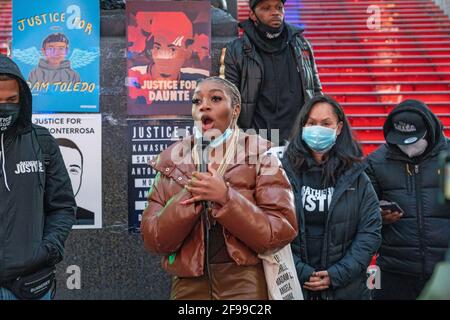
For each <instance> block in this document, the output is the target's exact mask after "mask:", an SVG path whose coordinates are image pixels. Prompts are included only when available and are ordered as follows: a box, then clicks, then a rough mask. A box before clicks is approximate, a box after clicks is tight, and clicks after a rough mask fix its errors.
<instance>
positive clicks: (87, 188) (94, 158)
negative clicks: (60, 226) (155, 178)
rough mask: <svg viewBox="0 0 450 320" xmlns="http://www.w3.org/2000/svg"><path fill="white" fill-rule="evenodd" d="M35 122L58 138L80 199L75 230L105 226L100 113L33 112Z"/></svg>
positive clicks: (77, 198) (75, 191)
mask: <svg viewBox="0 0 450 320" xmlns="http://www.w3.org/2000/svg"><path fill="white" fill-rule="evenodd" d="M33 123H35V124H38V125H41V126H43V127H46V128H47V129H48V130H49V131H50V133H51V134H52V135H53V136H54V137H55V138H56V141H57V142H58V145H59V149H60V151H61V154H62V157H63V159H64V163H65V164H66V168H67V172H68V174H69V177H70V181H71V182H72V189H73V192H74V194H75V199H76V201H77V206H78V210H77V216H76V223H75V226H74V228H75V229H94V228H101V227H102V131H101V127H102V119H101V115H100V114H82V115H81V114H34V115H33Z"/></svg>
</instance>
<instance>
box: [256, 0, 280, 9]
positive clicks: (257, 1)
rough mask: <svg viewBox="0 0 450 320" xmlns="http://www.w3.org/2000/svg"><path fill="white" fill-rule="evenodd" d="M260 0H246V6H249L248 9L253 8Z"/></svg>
mask: <svg viewBox="0 0 450 320" xmlns="http://www.w3.org/2000/svg"><path fill="white" fill-rule="evenodd" d="M261 1H262V0H249V1H248V6H249V7H250V9H252V10H253V9H255V7H256V5H257V4H258V3H260V2H261ZM281 2H282V3H283V4H284V3H285V2H286V0H281Z"/></svg>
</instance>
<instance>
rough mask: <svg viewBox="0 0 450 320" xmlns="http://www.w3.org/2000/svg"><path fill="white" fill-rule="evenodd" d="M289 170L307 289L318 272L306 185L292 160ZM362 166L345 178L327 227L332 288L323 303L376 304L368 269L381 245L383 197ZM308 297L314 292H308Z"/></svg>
mask: <svg viewBox="0 0 450 320" xmlns="http://www.w3.org/2000/svg"><path fill="white" fill-rule="evenodd" d="M282 163H283V167H284V169H285V170H286V174H287V175H288V178H289V180H290V182H291V184H292V186H293V190H294V195H295V205H296V211H297V220H298V223H299V228H298V229H299V234H298V236H297V238H296V239H295V240H294V241H293V242H292V243H291V247H292V253H293V255H294V262H295V265H296V268H297V275H298V277H299V280H300V283H301V284H302V285H303V284H304V283H305V282H307V281H308V280H309V277H310V276H311V273H312V272H313V271H320V270H314V269H313V268H312V267H311V266H309V265H308V257H307V254H306V252H307V250H306V247H305V245H306V239H305V217H304V213H303V205H302V195H301V190H302V181H301V180H300V179H299V178H298V175H297V173H296V172H294V170H293V168H292V166H291V164H290V162H289V160H288V159H287V157H284V158H283V160H282ZM364 169H365V166H364V165H363V164H362V163H357V164H354V165H353V167H352V168H351V169H349V170H348V171H346V172H345V173H344V174H343V175H342V176H341V177H339V179H338V181H337V183H336V186H335V190H334V193H333V198H332V202H331V204H330V208H329V211H328V217H327V222H326V225H325V234H324V243H323V249H322V259H321V265H323V266H325V267H326V270H327V271H328V274H329V276H330V279H331V287H330V289H328V290H325V291H322V295H321V296H322V299H327V300H328V299H332V300H342V299H352V300H356V299H370V297H371V295H370V291H369V289H368V287H367V283H366V282H367V274H366V272H367V267H368V266H369V264H370V261H371V259H372V257H373V255H374V254H375V253H376V251H377V250H378V248H379V246H380V244H381V215H380V208H379V204H378V198H377V196H376V194H375V191H374V190H373V187H372V184H371V182H370V180H369V178H368V177H367V175H366V174H365V173H364ZM303 292H304V294H305V297H306V298H307V297H308V292H306V290H305V289H303Z"/></svg>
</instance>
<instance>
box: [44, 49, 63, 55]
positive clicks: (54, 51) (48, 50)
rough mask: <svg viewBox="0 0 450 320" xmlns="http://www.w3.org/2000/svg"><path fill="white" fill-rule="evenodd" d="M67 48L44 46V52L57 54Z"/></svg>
mask: <svg viewBox="0 0 450 320" xmlns="http://www.w3.org/2000/svg"><path fill="white" fill-rule="evenodd" d="M66 51H67V48H45V53H47V54H55V53H56V54H58V53H66Z"/></svg>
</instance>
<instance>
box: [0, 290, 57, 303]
mask: <svg viewBox="0 0 450 320" xmlns="http://www.w3.org/2000/svg"><path fill="white" fill-rule="evenodd" d="M52 291H53V290H49V291H48V292H47V293H46V294H45V295H44V296H43V297H42V298H41V299H39V300H51V297H52ZM0 300H19V299H18V298H17V297H16V296H15V295H14V294H13V293H12V292H11V291H9V290H8V289H5V288H2V287H0Z"/></svg>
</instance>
